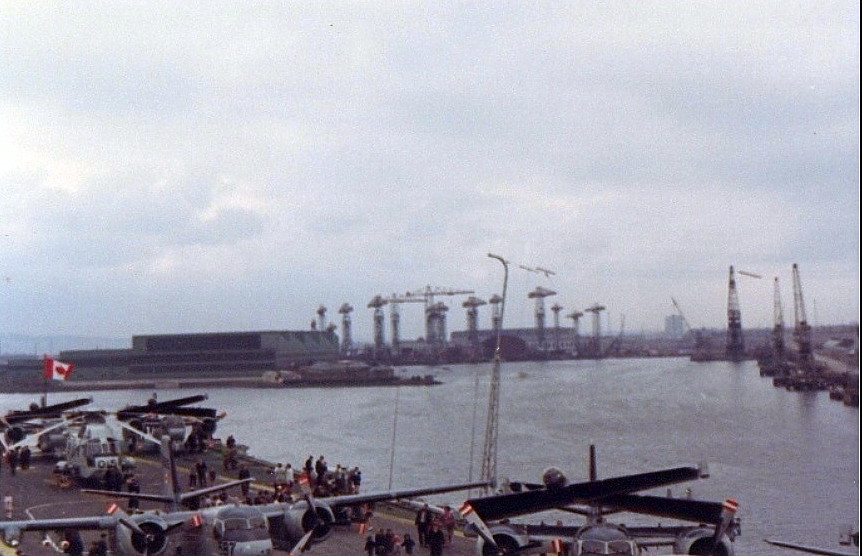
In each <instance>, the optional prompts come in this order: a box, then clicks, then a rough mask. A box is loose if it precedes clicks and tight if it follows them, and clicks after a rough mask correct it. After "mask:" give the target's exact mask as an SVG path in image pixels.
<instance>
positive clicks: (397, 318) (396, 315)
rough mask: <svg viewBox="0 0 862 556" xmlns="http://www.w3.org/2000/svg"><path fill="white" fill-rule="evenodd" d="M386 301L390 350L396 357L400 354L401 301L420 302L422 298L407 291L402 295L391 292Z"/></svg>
mask: <svg viewBox="0 0 862 556" xmlns="http://www.w3.org/2000/svg"><path fill="white" fill-rule="evenodd" d="M386 301H388V302H389V321H390V323H391V326H392V352H393V353H394V355H395V356H396V357H398V356H399V355H400V354H401V330H400V322H401V311H400V306H401V304H402V303H422V299H418V298H416V297H414V296H412V295H411V294H409V293H408V294H405V295H403V296H399V295H398V294H394V293H393V294H392V296H391V297H389V298H387V299H386Z"/></svg>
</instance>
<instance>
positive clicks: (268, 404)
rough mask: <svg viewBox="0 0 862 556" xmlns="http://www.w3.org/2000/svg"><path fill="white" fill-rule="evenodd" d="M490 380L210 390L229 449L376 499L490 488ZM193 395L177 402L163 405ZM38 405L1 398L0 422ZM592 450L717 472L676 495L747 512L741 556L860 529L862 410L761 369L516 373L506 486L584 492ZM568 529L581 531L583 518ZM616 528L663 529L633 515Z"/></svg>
mask: <svg viewBox="0 0 862 556" xmlns="http://www.w3.org/2000/svg"><path fill="white" fill-rule="evenodd" d="M490 370H491V364H490V363H484V364H478V365H452V366H449V367H436V368H431V367H421V368H420V367H413V368H405V369H402V370H400V371H399V372H403V373H404V374H405V375H407V376H410V375H416V374H423V375H424V374H429V373H430V374H435V375H436V377H437V378H438V379H439V380H440V381H442V382H443V384H441V385H438V386H432V387H425V386H405V387H397V388H395V387H362V388H297V389H283V390H275V389H262V390H255V389H211V390H208V391H207V392H206V393H207V394H209V402H208V403H207V405H210V406H212V407H216V408H218V409H220V410H222V409H223V410H225V411H227V413H228V416H227V418H225V419H224V420H223V421H222V422H221V423H220V425H219V431H218V433H217V436H220V437H226V436H227V435H228V434H233V435H234V436H235V437H236V438H237V440H238V441H239V443H241V444H246V445H248V446H249V451H250V453H251V454H253V455H255V456H258V457H261V458H264V459H267V460H271V461H277V462H289V463H292V464H293V465H294V466H301V465H302V462H303V461H304V460H305V459H306V458H307V457H308V456H309V455H313V456H314V457H315V458H316V457H317V456H319V455H324V456H325V457H326V460H327V462H328V463H329V465H330V467H334V466H335V465H336V464H342V465H348V466H359V467H360V469H361V470H362V474H363V484H362V487H363V490H377V489H385V488H388V487H389V486H390V485H391V486H392V487H399V488H400V487H408V486H424V485H433V484H440V483H447V482H458V481H463V480H465V479H468V478H473V479H475V478H477V477H478V475H479V469H480V466H481V459H482V445H483V439H484V430H485V422H486V412H487V407H488V393H489V382H490ZM190 393H191V392H190V391H185V390H184V391H180V390H165V391H159V392H158V397H159V399H169V398H172V397H179V396H185V395H189V394H190ZM195 393H196V392H195ZM93 395H94V398H95V402H94V404H93V405H95V406H99V407H102V408H106V409H113V408H117V407H119V406H122V405H125V404H128V403H141V402H142V401H143V399H144V398H146V397H148V396H149V395H151V393H150V392H144V391H139V390H138V391H134V390H132V391H106V392H96V393H94V394H93ZM74 397H76V396H73V395H71V394H69V395H52V398H51V399H50V400H49V401H50V402H51V403H55V402H59V401H63V400H64V399H72V398H74ZM32 401H33V399H32V396H28V395H24V394H5V395H0V410H2V411H3V412H4V413H5V412H6V411H8V410H10V409H16V408H21V407H23V406H26V405H27V404H28V403H30V402H32ZM590 443H595V445H596V446H597V452H598V464H599V467H598V470H599V478H603V477H608V476H612V475H619V474H629V473H639V472H645V471H650V470H655V469H660V468H665V467H674V466H678V465H685V464H697V463H699V462H708V464H709V470H710V473H711V477H710V478H709V479H706V480H701V481H697V482H694V483H688V484H683V485H677V486H674V487H672V491H673V495H674V496H684V495H685V489H686V487H690V488H691V490H692V496H693V497H694V498H698V499H705V500H711V501H719V502H720V501H723V500H725V499H726V498H733V499H735V500H737V501H738V502H739V503H740V510H739V513H738V515H739V517H741V519H742V536H741V537H740V538H738V539H737V542H736V549H737V554H740V555H745V554H750V555H760V554H774V553H776V552H778V551H780V549H776V548H774V547H770V546H769V545H766V544H765V543H764V542H763V539H764V538H778V539H783V540H791V541H796V542H801V543H805V544H812V545H820V546H826V547H837V545H838V539H839V536H838V531H839V528H840V526H841V525H845V524H847V525H852V526H853V527H854V528H855V529H856V530H858V523H859V411H858V409H857V408H850V407H846V406H844V405H843V404H841V403H840V402H836V401H833V400H830V399H829V396H828V394H826V393H824V392H821V393H799V392H788V391H786V390H783V389H780V388H775V387H773V386H772V382H771V379H766V378H762V377H760V376H759V374H758V370H757V366H756V364H754V363H753V362H745V363H741V364H734V363H729V362H710V363H692V362H690V361H688V360H687V359H684V358H665V359H613V360H603V361H549V362H540V363H504V364H503V366H502V369H501V387H500V401H499V438H498V452H497V454H498V455H497V462H498V463H497V467H498V474H499V475H500V476H501V477H508V478H511V480H519V481H533V482H538V481H539V478H540V476H541V473H542V471H543V470H544V469H545V468H547V467H549V466H552V465H553V466H556V467H559V468H560V469H562V470H563V471H564V472H565V473H566V475H567V476H568V478H569V480H570V481H579V480H585V479H586V476H587V453H588V447H589V445H590ZM654 494H661V495H664V494H666V489H661V490H659V491H656V492H654ZM451 496H453V498H452V500H451V502H453V503H457V502H459V500H458V499H457V498H454V497H456V496H457V495H451ZM557 517H558V516H550V517H548V518H547V519H557ZM564 519H566V520H567V521H571V523H578V522H577V521H576V520H575V516H569V515H568V514H566V516H565V517H564ZM613 520H615V521H620V522H624V523H629V524H635V523H638V524H655V523H657V522H658V521H660V520H657V519H655V518H644V517H643V516H633V515H630V514H621V515H615V516H613ZM667 523H668V522H667V520H665V524H667Z"/></svg>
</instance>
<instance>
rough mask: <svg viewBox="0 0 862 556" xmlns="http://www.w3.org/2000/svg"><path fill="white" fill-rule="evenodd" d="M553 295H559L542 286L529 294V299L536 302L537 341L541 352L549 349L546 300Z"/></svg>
mask: <svg viewBox="0 0 862 556" xmlns="http://www.w3.org/2000/svg"><path fill="white" fill-rule="evenodd" d="M552 295H557V292H555V291H553V290H549V289H547V288H543V287H541V286H538V287H536V289H535V290H533V291H531V292H530V293H528V294H527V298H528V299H535V300H536V340H537V343H538V346H539V350H541V351H545V349H547V347H548V346H547V343H546V342H545V298H546V297H550V296H552Z"/></svg>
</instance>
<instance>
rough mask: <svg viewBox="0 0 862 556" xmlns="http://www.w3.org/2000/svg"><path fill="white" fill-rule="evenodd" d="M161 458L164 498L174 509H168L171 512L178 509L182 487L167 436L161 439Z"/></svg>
mask: <svg viewBox="0 0 862 556" xmlns="http://www.w3.org/2000/svg"><path fill="white" fill-rule="evenodd" d="M161 456H162V466H163V467H164V469H165V475H166V477H165V479H166V480H165V481H164V485H165V493H164V494H165V496H166V497H169V498H170V500H171V502H172V505H173V506H175V507H174V508H170V509H172V510H178V509H180V508H179V506H180V505H181V504H180V500H181V497H180V496H181V494H182V491H183V489H182V486H181V485H180V480H179V477H178V475H177V464H176V462H175V461H174V451H173V448H171V439H170V437H169V436H168V435H165V436H163V437H162V445H161Z"/></svg>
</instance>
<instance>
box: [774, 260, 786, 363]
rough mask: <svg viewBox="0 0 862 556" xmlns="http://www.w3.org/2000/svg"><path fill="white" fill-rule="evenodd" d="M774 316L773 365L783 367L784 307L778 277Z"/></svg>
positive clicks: (784, 355) (776, 278) (775, 286)
mask: <svg viewBox="0 0 862 556" xmlns="http://www.w3.org/2000/svg"><path fill="white" fill-rule="evenodd" d="M772 304H773V307H772V314H773V319H774V321H775V324H774V325H773V328H772V363H773V365H776V366H779V365H781V366H783V365H784V360H785V358H786V353H785V348H784V306H783V305H782V304H781V289H780V288H779V287H778V276H776V277H775V281H774V283H773V291H772Z"/></svg>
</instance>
